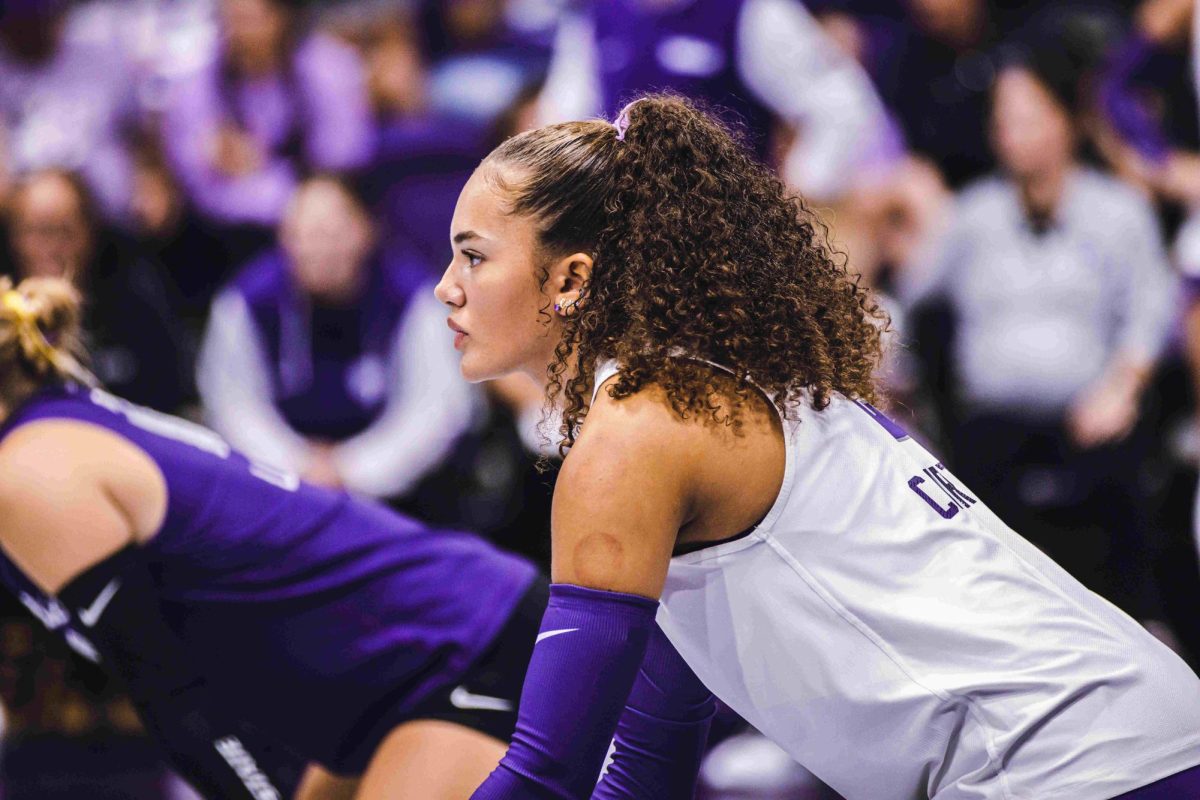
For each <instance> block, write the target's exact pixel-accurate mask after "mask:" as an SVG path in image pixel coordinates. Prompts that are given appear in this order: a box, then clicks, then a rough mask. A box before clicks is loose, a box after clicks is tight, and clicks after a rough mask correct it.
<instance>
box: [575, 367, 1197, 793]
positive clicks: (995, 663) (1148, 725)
mask: <svg viewBox="0 0 1200 800" xmlns="http://www.w3.org/2000/svg"><path fill="white" fill-rule="evenodd" d="M616 371H617V368H616V366H615V365H612V364H606V365H604V366H602V367H601V368H600V369H598V371H597V375H596V386H597V387H599V386H600V385H601V384H602V383H603V382H604V381H605V380H607V379H608V378H610V377H612V376H613V375H614V374H615V373H616ZM796 416H797V417H798V419H797V420H794V421H788V420H785V422H784V432H785V438H786V445H787V464H786V468H785V472H784V478H783V484H782V487H781V488H780V491H779V495H778V497H777V498H776V500H775V503H774V505H773V506H772V507H771V509H770V511H769V512H768V513H767V516H766V517H765V518H764V519H763V520H762V522H761V523H760V524H759V525H758V526H757V527H756V528H754V530H753V531H751V532H750V533H749V534H747V535H745V536H742V537H740V538H738V539H735V540H733V541H729V542H726V543H723V544H718V545H714V546H710V547H708V548H705V549H703V550H699V551H697V552H693V553H688V554H686V555H680V556H676V557H675V558H673V559H672V560H671V566H670V570H669V572H668V575H667V582H666V588H665V589H664V591H663V596H662V606H661V608H660V611H659V615H658V622H659V625H660V626H661V627H662V629H663V631H664V632H665V633H666V635H667V637H668V638H669V639H670V640H671V642H672V644H674V645H675V647H676V649H678V651H679V653H680V654H681V655H682V656H683V658H684V659H685V660H686V661H687V662H688V664H689V665H690V666H691V667H692V669H693V670H694V671H695V672H696V674H697V675H698V676H699V678H700V679H701V680H702V681H704V683H705V684H706V685H707V686H708V687H709V688H710V689H711V690H712V691H713V692H714V693H715V694H716V695H717V696H718V697H719V698H721V700H722V701H724V702H725V703H727V704H728V705H729V706H730V707H731V708H733V710H734V711H736V712H737V713H738V714H740V715H741V716H742V717H744V718H745V719H746V720H748V721H749V722H750V723H751V724H753V725H754V726H755V727H756V728H758V729H759V730H760V731H762V732H763V733H764V734H766V735H767V736H768V737H770V738H771V739H773V740H774V741H775V742H776V743H777V744H779V745H780V746H781V747H782V748H783V749H784V750H786V751H787V752H788V753H790V754H791V756H792V757H793V758H795V759H796V760H797V761H799V762H800V763H802V764H803V765H804V766H805V767H806V768H808V769H809V770H811V771H812V772H813V773H814V774H815V775H817V776H818V777H819V778H821V779H822V780H823V781H825V782H826V783H828V784H829V785H830V786H831V787H833V788H834V789H836V790H837V791H838V792H840V793H841V794H842V795H843V796H845V797H846V798H847V800H909V799H910V798H911V799H913V800H915V799H916V798H936V800H983V799H984V798H986V799H987V800H1107V799H1108V798H1111V797H1114V796H1115V795H1118V794H1121V793H1122V792H1126V791H1129V790H1132V789H1135V788H1138V787H1141V786H1144V785H1146V784H1148V783H1151V782H1153V781H1155V780H1158V779H1160V778H1163V777H1166V776H1168V775H1172V774H1174V773H1176V772H1180V771H1182V770H1184V769H1186V768H1188V767H1192V766H1194V765H1197V764H1200V680H1198V679H1197V677H1196V676H1195V675H1194V674H1193V673H1192V671H1191V670H1190V669H1189V668H1188V667H1187V665H1186V664H1185V663H1184V662H1183V661H1182V660H1181V659H1180V658H1179V657H1178V656H1176V655H1175V654H1174V653H1173V652H1171V651H1170V650H1169V649H1168V648H1167V647H1165V646H1164V645H1162V644H1161V643H1159V642H1158V641H1157V640H1156V639H1154V638H1153V637H1152V636H1150V635H1149V634H1148V633H1146V631H1145V630H1144V629H1143V628H1142V627H1141V626H1139V625H1138V624H1137V623H1136V622H1134V621H1133V620H1132V619H1130V618H1129V617H1128V616H1126V615H1125V614H1124V613H1122V612H1121V611H1119V610H1118V609H1117V608H1115V607H1114V606H1112V605H1111V604H1109V603H1108V602H1107V601H1105V600H1104V599H1102V598H1101V597H1099V596H1098V595H1096V594H1093V593H1092V592H1090V591H1088V590H1087V589H1086V588H1084V587H1083V586H1082V585H1081V584H1080V583H1078V582H1077V581H1076V580H1075V579H1074V578H1072V577H1071V576H1070V575H1068V574H1067V573H1066V572H1065V571H1064V570H1063V569H1062V568H1060V567H1059V566H1058V565H1056V564H1055V563H1054V562H1053V561H1051V560H1050V559H1049V558H1047V557H1046V556H1045V555H1043V554H1042V553H1041V552H1040V551H1039V550H1038V549H1037V548H1035V547H1034V546H1033V545H1031V544H1029V543H1028V542H1027V541H1025V540H1024V539H1022V538H1021V537H1020V536H1018V535H1017V534H1016V533H1014V532H1013V531H1012V530H1011V529H1010V528H1008V527H1007V526H1006V525H1004V523H1002V522H1001V521H1000V520H999V519H998V518H997V517H996V516H995V515H994V514H993V513H992V512H991V511H989V510H988V509H987V508H986V507H985V506H984V504H983V503H980V502H978V501H977V500H976V498H975V497H973V496H972V495H971V494H970V491H969V489H967V488H965V487H963V486H962V485H961V484H960V483H958V482H957V481H956V480H955V478H954V477H953V476H952V475H951V474H950V472H949V471H948V470H947V469H946V468H945V467H944V466H943V465H942V464H940V463H938V460H937V459H936V458H935V457H933V456H931V455H930V454H929V453H928V451H926V450H925V449H924V448H922V447H921V446H920V445H919V444H917V443H916V442H914V441H912V440H911V439H910V438H908V437H907V436H906V435H904V433H903V431H901V430H900V429H899V428H897V427H896V426H895V425H894V424H893V423H891V422H890V421H888V420H887V419H886V418H884V417H883V416H882V415H881V414H879V413H878V412H877V411H875V410H874V409H873V408H871V407H870V406H868V405H866V404H860V403H857V402H855V401H851V400H848V399H846V398H844V397H841V396H840V395H839V396H835V398H834V400H833V401H832V402H831V403H830V405H829V407H828V408H826V409H825V410H823V411H820V412H817V411H814V410H812V408H811V407H809V406H805V407H803V408H802V409H799V410H798V411H797V415H796ZM981 457H986V454H981Z"/></svg>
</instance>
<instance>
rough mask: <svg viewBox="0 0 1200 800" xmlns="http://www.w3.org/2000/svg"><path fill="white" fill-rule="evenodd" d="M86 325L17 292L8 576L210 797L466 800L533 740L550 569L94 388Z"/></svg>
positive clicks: (0, 465) (2, 320) (35, 284)
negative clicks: (525, 687)
mask: <svg viewBox="0 0 1200 800" xmlns="http://www.w3.org/2000/svg"><path fill="white" fill-rule="evenodd" d="M79 315H80V309H79V298H78V296H77V294H76V293H75V291H74V290H73V289H72V288H71V287H70V285H69V284H67V283H66V282H64V281H62V280H59V279H53V278H31V279H28V280H26V281H24V282H23V283H22V284H20V286H19V287H18V289H16V290H13V289H11V288H10V284H9V283H8V282H7V280H5V282H4V283H3V284H0V520H3V524H0V544H2V546H3V554H0V584H3V585H4V586H5V587H6V588H7V589H9V590H10V591H12V592H13V593H14V594H15V595H16V596H17V597H18V598H19V599H20V601H21V602H22V603H23V604H24V605H25V606H26V607H27V608H28V609H29V610H30V611H31V612H32V613H33V614H34V615H35V616H37V617H38V618H39V619H40V620H41V621H42V622H43V623H45V625H46V626H47V627H48V628H49V629H51V630H54V631H57V632H58V633H59V634H60V635H62V636H63V637H64V638H65V639H66V641H67V643H68V644H69V645H70V646H71V647H72V648H73V649H75V650H76V651H78V652H79V653H80V654H82V655H83V656H84V657H85V658H88V659H91V660H93V661H98V662H101V663H103V664H104V665H106V666H107V667H108V668H109V669H111V670H113V671H115V672H116V673H117V674H118V675H120V676H121V678H123V679H124V681H125V682H126V683H127V685H128V688H129V691H130V694H131V696H132V697H133V699H134V701H135V703H136V704H137V705H138V707H139V710H140V712H141V715H142V717H143V720H144V722H145V724H146V726H147V728H148V729H149V730H150V732H151V733H152V734H153V735H154V736H155V737H156V738H157V739H158V741H159V742H160V743H161V744H162V745H163V746H164V747H165V749H166V750H167V752H168V753H169V755H170V756H171V762H172V764H173V765H174V766H175V767H176V768H177V769H178V770H179V771H180V772H181V773H182V774H183V775H184V776H185V777H187V778H188V779H189V780H190V781H192V782H193V783H194V784H195V785H196V786H197V787H198V788H199V789H200V790H201V791H203V792H204V793H205V795H206V796H209V797H213V798H222V799H223V800H224V799H225V798H235V799H236V798H257V800H264V799H269V798H280V797H285V796H291V792H290V790H291V789H292V788H294V786H295V784H296V782H297V780H298V779H299V778H300V771H301V770H302V769H303V768H304V767H305V766H306V765H310V764H311V765H312V768H311V769H309V771H308V775H307V776H306V777H305V779H304V781H303V784H302V786H301V787H300V790H299V794H298V795H297V797H299V798H301V799H302V800H332V798H342V797H350V796H356V797H359V798H397V797H412V798H418V797H419V798H423V799H424V798H430V800H439V798H447V799H448V800H449V799H451V798H453V799H455V800H461V798H464V797H466V796H467V795H468V794H469V793H470V791H471V789H472V788H474V787H475V786H476V785H478V783H479V782H480V781H481V780H483V778H484V777H485V776H486V775H487V774H488V772H489V771H490V770H491V769H492V768H493V767H495V765H496V763H497V762H498V761H499V759H500V756H501V755H502V754H503V752H504V744H503V743H504V741H506V740H507V739H508V737H509V735H510V734H511V732H512V730H513V726H514V725H515V720H516V715H515V704H516V701H517V697H518V692H519V690H520V681H521V676H522V675H523V674H524V670H525V666H526V663H527V662H528V659H529V652H530V648H531V647H532V645H533V640H534V636H535V634H536V629H537V620H538V619H539V618H540V616H541V614H542V611H543V610H544V607H545V593H546V588H545V584H544V582H542V581H541V579H539V578H538V577H537V576H536V574H535V570H534V568H533V567H532V566H530V565H529V564H527V563H525V562H523V561H521V560H519V559H516V558H514V557H511V556H508V555H505V554H502V553H500V552H497V551H496V550H494V549H493V548H491V547H490V546H489V545H486V544H484V543H483V542H481V541H479V540H477V539H475V538H473V537H470V536H466V535H463V534H459V533H454V532H450V531H433V530H429V529H426V528H424V527H422V526H420V525H418V524H417V523H415V522H413V521H411V520H409V519H406V518H404V517H401V516H398V515H396V514H393V513H391V512H389V511H386V510H384V509H381V508H378V507H376V506H374V505H369V504H366V503H363V502H359V501H357V500H354V499H351V498H350V496H348V495H347V494H345V493H341V492H333V491H328V490H325V489H319V488H316V487H313V486H309V485H305V484H302V483H300V482H299V481H298V480H296V479H295V478H294V477H293V476H291V475H289V474H288V473H285V472H281V471H279V470H276V469H271V468H268V467H265V466H263V465H261V464H257V463H254V462H251V461H247V460H246V459H245V458H243V457H242V456H241V455H239V454H237V453H236V452H233V451H231V449H230V447H229V446H228V445H227V444H226V443H225V442H224V440H222V439H221V438H220V437H218V436H217V435H215V434H213V433H211V432H210V431H208V430H206V429H204V428H201V427H199V426H196V425H192V424H190V423H186V422H184V421H182V420H179V419H176V418H173V417H169V416H166V415H163V414H159V413H157V412H153V411H150V410H148V409H145V408H142V407H140V406H135V405H132V404H130V403H127V402H125V401H123V400H121V399H118V398H117V397H114V396H112V395H109V394H107V393H105V392H103V391H100V390H98V389H89V388H87V387H86V386H85V385H83V384H84V382H86V381H88V380H89V379H90V378H89V376H88V375H87V374H86V373H84V372H83V370H82V369H81V368H80V367H79V365H78V362H77V361H76V358H75V354H76V353H78V352H79V347H78V341H79V334H80V331H79ZM359 776H362V777H361V780H360V778H359ZM356 791H357V792H358V793H357V794H354V792H356Z"/></svg>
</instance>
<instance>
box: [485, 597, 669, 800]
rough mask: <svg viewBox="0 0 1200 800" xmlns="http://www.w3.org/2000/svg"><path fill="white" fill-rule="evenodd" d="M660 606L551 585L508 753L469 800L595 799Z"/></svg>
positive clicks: (655, 603)
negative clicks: (609, 748) (617, 727)
mask: <svg viewBox="0 0 1200 800" xmlns="http://www.w3.org/2000/svg"><path fill="white" fill-rule="evenodd" d="M657 608H658V603H657V602H655V601H654V600H650V599H648V598H645V597H640V596H637V595H629V594H620V593H617V592H605V591H600V590H597V589H587V588H584V587H581V586H572V585H569V584H555V585H553V586H552V587H551V590H550V604H549V606H548V607H547V609H546V615H545V617H543V619H542V627H541V632H540V633H539V634H538V640H537V645H536V647H535V648H534V651H533V658H532V660H531V661H530V663H529V669H528V671H527V672H526V675H525V686H524V689H523V691H522V694H521V708H520V711H519V713H518V717H517V730H516V732H515V733H514V734H513V739H512V744H511V745H510V746H509V749H508V753H507V754H506V755H505V756H504V759H503V760H502V761H501V762H500V765H499V766H498V767H497V768H496V770H495V771H494V772H493V773H492V774H491V775H490V776H489V777H488V779H487V780H486V781H484V783H483V785H482V786H480V787H479V789H477V790H476V791H475V793H474V794H473V795H472V796H471V797H472V800H543V798H553V800H584V798H589V797H591V795H592V791H593V790H594V788H595V786H596V780H597V778H598V777H599V774H600V767H601V765H602V764H603V762H604V757H605V755H606V754H607V753H608V746H609V743H610V742H611V741H612V736H613V732H614V731H615V729H616V726H617V720H618V718H619V717H620V715H621V711H622V709H623V708H624V706H625V700H626V698H627V697H628V696H629V690H630V687H631V686H632V685H633V682H634V677H635V675H636V674H637V671H638V667H639V666H640V665H641V662H642V657H643V655H644V654H645V651H646V643H647V641H648V639H649V636H650V631H651V629H652V628H653V626H654V614H655V611H656V610H657Z"/></svg>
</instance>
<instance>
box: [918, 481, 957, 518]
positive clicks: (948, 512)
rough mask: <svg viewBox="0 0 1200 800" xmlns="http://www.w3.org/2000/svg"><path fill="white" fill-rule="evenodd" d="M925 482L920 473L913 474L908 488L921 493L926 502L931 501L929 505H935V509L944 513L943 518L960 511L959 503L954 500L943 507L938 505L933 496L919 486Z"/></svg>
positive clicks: (950, 516)
mask: <svg viewBox="0 0 1200 800" xmlns="http://www.w3.org/2000/svg"><path fill="white" fill-rule="evenodd" d="M924 482H925V479H924V478H922V477H921V476H920V475H913V476H912V477H911V478H909V479H908V488H910V489H912V490H913V491H914V492H916V493H917V494H919V495H920V496H921V499H922V500H924V501H925V502H926V503H929V505H930V506H932V507H933V510H934V511H936V512H938V513H939V514H941V515H942V518H943V519H951V518H952V517H953V516H954V515H955V514H957V513H958V503H954V502H952V503H950V504H949V505H948V506H946V507H945V508H943V507H942V506H939V505H938V503H937V501H936V500H934V499H933V498H932V497H930V496H929V495H927V494H925V493H924V492H923V491H921V490H920V489H919V488H917V487H919V486H920V485H921V484H922V483H924Z"/></svg>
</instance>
